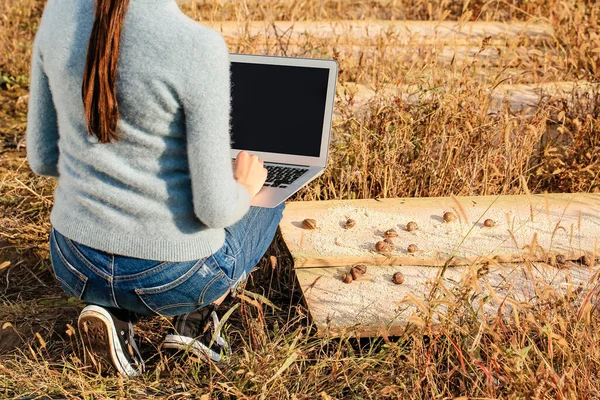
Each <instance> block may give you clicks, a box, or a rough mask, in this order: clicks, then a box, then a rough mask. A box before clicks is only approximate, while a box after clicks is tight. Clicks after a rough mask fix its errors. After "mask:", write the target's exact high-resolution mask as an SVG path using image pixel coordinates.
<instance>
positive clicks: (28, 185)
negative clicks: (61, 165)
mask: <svg viewBox="0 0 600 400" xmlns="http://www.w3.org/2000/svg"><path fill="white" fill-rule="evenodd" d="M43 3H44V2H43V1H42V0H4V1H3V2H2V3H1V4H0V24H1V25H0V76H2V78H1V79H2V80H1V81H0V100H1V104H0V146H1V147H0V282H1V283H0V321H1V323H3V326H0V328H2V329H0V397H5V398H11V397H17V396H31V397H30V398H36V397H39V398H41V397H42V396H49V397H50V398H186V397H191V398H203V399H205V398H230V399H233V398H262V399H279V398H282V399H315V398H320V399H333V398H376V399H387V398H390V399H391V398H427V399H433V398H453V397H458V396H470V397H473V398H539V399H571V398H578V399H579V398H581V399H593V398H599V397H600V382H599V381H598V376H600V346H599V343H600V338H599V333H598V332H600V330H599V329H598V327H599V326H598V317H597V313H596V312H594V305H595V304H596V303H597V301H598V298H597V297H598V284H597V279H594V280H592V281H591V282H590V285H589V287H585V288H573V290H570V291H568V292H567V293H564V292H562V291H559V290H556V289H552V288H551V287H549V286H548V285H546V284H545V283H544V282H541V281H537V280H532V281H531V282H530V285H531V292H532V293H533V295H532V296H531V298H529V299H528V301H527V302H526V303H525V302H523V301H518V300H517V299H510V298H507V299H504V300H505V301H504V302H501V305H500V306H498V312H497V314H496V315H484V314H483V313H482V309H483V306H484V305H485V304H489V303H490V302H492V299H490V298H489V295H488V294H486V293H484V292H482V291H481V290H480V289H479V288H478V287H477V286H476V285H469V284H464V285H462V286H460V287H458V288H457V289H454V290H453V289H450V288H449V287H447V286H446V283H445V281H444V279H443V276H440V279H439V280H438V281H436V282H433V284H434V286H433V287H432V291H431V294H430V296H429V297H428V298H426V299H424V303H423V308H422V309H421V311H420V312H419V313H418V314H417V315H416V316H417V317H418V320H419V321H420V323H419V325H418V326H416V327H413V329H412V330H410V331H407V333H406V335H404V336H402V337H398V338H387V337H381V338H375V339H372V340H357V339H353V338H351V337H343V338H325V339H323V338H317V337H315V336H314V329H313V327H312V326H311V324H310V318H309V315H308V310H306V308H305V307H304V306H303V303H302V299H301V296H300V293H299V290H298V287H297V282H296V281H295V278H294V275H293V273H292V271H291V260H290V258H289V255H287V254H285V253H284V252H281V251H280V247H278V246H274V247H272V248H271V250H270V251H271V253H270V255H273V256H274V257H275V259H276V260H277V265H276V266H275V267H273V265H272V264H271V262H270V260H269V259H265V260H263V262H261V266H260V270H259V271H258V272H257V273H256V274H254V275H253V276H252V278H251V279H250V282H249V283H248V286H247V289H248V290H249V291H250V292H253V293H257V294H258V295H260V296H254V297H252V295H251V294H249V293H247V294H246V295H247V297H246V298H245V299H241V300H240V299H238V300H236V301H230V302H228V303H227V306H231V305H233V304H237V303H240V304H241V306H240V308H239V310H236V312H234V313H233V315H232V316H231V318H230V319H229V320H228V321H227V329H226V334H227V336H228V337H229V339H230V341H231V343H232V344H233V346H234V348H235V353H234V355H233V358H232V360H231V362H230V363H229V364H228V365H227V366H219V365H205V364H195V363H193V362H191V361H179V359H176V358H170V357H169V356H167V355H166V354H162V353H160V352H158V353H157V349H156V346H157V345H158V344H159V343H160V340H161V337H162V335H163V334H164V333H165V329H166V324H164V323H163V321H161V320H159V319H150V320H145V321H143V322H142V323H141V324H140V326H139V333H140V334H139V336H140V337H141V338H142V341H143V342H142V349H143V351H144V352H145V354H146V355H147V356H148V357H149V361H148V366H149V371H148V372H147V373H146V374H145V375H144V376H143V378H140V379H134V380H129V381H127V380H122V379H120V378H118V377H115V376H114V375H110V374H109V375H108V376H103V375H102V374H98V373H97V371H95V370H94V369H93V368H91V367H90V366H89V365H87V364H86V363H84V362H83V354H82V351H81V344H80V343H79V341H78V338H77V335H76V333H75V331H74V330H73V329H72V328H71V327H70V326H72V325H74V320H75V319H76V317H77V312H78V310H79V308H80V307H81V305H80V304H78V303H77V302H73V301H72V300H68V299H66V298H65V297H64V294H62V292H61V291H60V290H59V289H58V288H57V286H56V285H55V284H54V283H53V278H52V275H51V272H50V268H49V259H48V248H47V232H48V229H49V221H48V214H49V212H50V209H51V206H52V189H53V185H54V183H53V181H51V180H48V179H45V178H39V177H35V176H33V174H32V173H31V171H29V169H28V168H27V164H26V162H25V158H24V153H23V151H22V149H20V151H18V149H17V146H18V143H19V142H20V139H22V137H23V134H24V130H25V112H26V106H25V104H24V103H23V101H22V100H21V101H20V102H19V98H21V99H22V97H21V96H23V95H24V94H26V89H27V74H28V72H27V71H28V64H29V57H30V52H31V42H32V38H33V34H34V31H35V29H36V26H37V22H38V18H39V15H40V13H41V10H42V7H43ZM192 3H193V2H188V3H186V4H184V5H182V8H183V9H184V11H185V12H186V13H187V14H189V15H191V16H194V17H195V18H197V19H200V20H224V19H230V20H236V21H240V24H241V25H243V23H244V22H246V21H252V20H325V19H327V20H334V19H368V18H384V19H418V20H442V19H446V20H464V21H469V20H480V21H488V20H489V21H513V20H519V21H545V22H549V23H551V24H552V26H553V27H554V29H555V32H556V39H555V40H553V41H552V42H550V43H541V44H537V43H535V44H532V43H528V41H527V39H526V38H523V39H522V40H521V41H515V42H511V43H508V45H507V47H506V53H503V55H502V56H501V57H500V58H496V61H494V62H489V61H486V60H485V59H484V58H483V57H475V58H472V59H467V60H466V61H463V60H459V61H456V62H455V63H453V64H449V63H448V62H447V61H444V60H440V59H439V58H438V57H437V56H435V52H434V51H436V50H438V49H436V48H435V47H431V48H424V49H421V50H419V51H417V50H414V51H415V53H413V55H412V56H406V57H397V56H394V55H393V54H391V53H390V52H389V51H386V48H389V46H387V43H386V42H385V41H381V42H380V44H379V46H378V47H376V48H375V51H374V52H372V53H368V52H367V50H366V49H364V52H363V55H362V56H361V54H360V53H358V54H355V55H353V56H344V57H343V58H340V56H339V55H340V54H341V53H342V52H343V51H344V50H343V49H342V48H337V47H336V46H335V45H332V44H331V43H328V42H326V41H323V40H317V39H315V38H310V37H307V38H306V39H305V40H304V41H303V42H301V43H299V44H296V45H294V46H291V45H290V44H289V43H287V42H286V41H285V40H283V39H282V41H281V42H280V43H278V44H277V45H276V46H272V47H270V48H267V49H264V48H259V47H258V46H259V45H258V44H257V42H256V41H254V40H253V39H252V38H245V39H244V40H242V41H240V42H239V43H237V44H236V45H235V46H232V49H231V50H232V51H240V50H243V51H246V52H265V51H266V52H268V53H271V54H282V53H284V52H285V53H286V54H287V55H301V56H306V55H313V56H314V55H319V56H324V57H336V58H338V60H339V62H340V69H341V74H340V77H341V79H342V80H346V81H354V82H360V83H365V84H369V85H371V86H373V87H374V88H376V89H381V88H383V86H384V85H385V84H389V83H392V84H403V85H413V86H418V87H420V88H421V89H422V90H421V92H422V94H423V95H422V97H421V98H420V99H419V100H418V101H416V102H414V103H410V104H409V103H406V102H403V101H401V100H400V99H398V98H395V97H394V96H384V95H382V96H379V97H377V98H375V99H374V100H373V101H372V102H370V103H369V104H367V105H366V107H365V108H361V109H360V111H359V112H357V111H356V104H355V99H354V98H353V97H352V95H340V96H339V98H338V103H337V106H336V110H337V117H336V120H335V126H334V138H333V143H332V155H331V162H330V165H329V168H328V169H327V172H326V173H325V174H324V175H323V176H322V177H321V178H320V179H319V180H318V181H317V182H315V183H314V184H312V185H311V186H309V187H308V188H306V189H305V190H303V191H302V192H301V193H300V194H299V195H298V196H297V199H298V200H301V199H330V198H341V199H348V198H372V197H394V196H441V195H450V194H456V195H460V194H465V195H466V194H471V195H473V194H500V193H505V194H509V193H521V191H522V190H523V188H522V187H521V183H520V182H522V179H520V177H524V178H525V182H526V183H527V185H528V187H529V189H530V190H531V191H532V192H544V191H548V192H562V191H564V192H575V191H597V190H598V187H599V186H598V173H599V171H600V168H598V167H599V162H600V133H599V132H600V130H599V123H600V115H599V111H598V110H599V108H598V105H599V102H598V101H599V97H598V93H584V94H582V95H581V96H582V97H584V98H583V99H572V100H576V101H564V100H560V101H556V100H552V99H549V98H543V99H542V102H541V104H540V107H538V108H537V109H536V110H535V111H534V112H533V113H530V114H527V113H515V112H512V111H511V110H510V109H509V108H508V107H505V108H504V109H502V110H501V111H500V112H499V113H497V114H494V115H489V114H488V113H487V107H486V102H487V90H489V89H490V88H493V87H494V86H495V85H497V84H502V83H540V82H547V81H575V80H581V79H585V80H588V81H593V82H598V75H599V71H598V65H599V57H600V52H599V51H598V50H599V49H600V39H599V36H598V31H599V29H598V18H599V16H600V4H598V3H596V2H595V1H575V0H566V1H558V0H514V1H487V2H483V1H464V2H454V1H421V0H389V1H373V0H370V1H358V0H343V1H342V0H339V1H316V0H298V1H295V2H288V1H283V0H263V1H258V0H252V1H242V0H238V1H233V2H226V1H220V0H214V1H204V2H203V1H200V0H199V1H197V2H196V4H197V7H196V8H195V9H192V7H191V4H192ZM481 45H482V47H485V43H482V44H481ZM499 48H500V47H499ZM521 48H536V49H537V50H538V52H533V53H531V52H522V51H521V50H520V49H521ZM502 49H503V51H504V47H503V48H502ZM509 54H511V55H509ZM514 54H516V55H514ZM340 85H343V83H342V82H340ZM579 100H584V101H579ZM5 261H8V262H10V264H9V265H6V263H5ZM526 268H536V266H535V265H528V266H526ZM511 300H512V301H511ZM440 304H445V305H446V306H447V308H446V309H445V310H443V311H442V309H441V308H440ZM433 321H441V324H438V325H436V326H434V324H433ZM202 396H204V397H202Z"/></svg>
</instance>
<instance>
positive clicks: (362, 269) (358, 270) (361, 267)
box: [352, 264, 367, 275]
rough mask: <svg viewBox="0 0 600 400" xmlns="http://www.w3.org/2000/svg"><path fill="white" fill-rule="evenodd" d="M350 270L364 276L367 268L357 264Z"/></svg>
mask: <svg viewBox="0 0 600 400" xmlns="http://www.w3.org/2000/svg"><path fill="white" fill-rule="evenodd" d="M352 269H354V270H356V271H357V272H358V273H359V274H361V275H364V274H366V273H367V266H366V265H364V264H357V265H355V266H354V267H352Z"/></svg>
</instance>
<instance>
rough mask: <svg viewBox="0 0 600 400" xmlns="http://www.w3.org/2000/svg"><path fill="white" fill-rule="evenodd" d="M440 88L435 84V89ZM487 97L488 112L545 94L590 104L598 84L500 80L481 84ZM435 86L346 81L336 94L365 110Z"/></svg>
mask: <svg viewBox="0 0 600 400" xmlns="http://www.w3.org/2000/svg"><path fill="white" fill-rule="evenodd" d="M440 90H443V88H435V91H436V92H439V91H440ZM484 90H485V91H486V93H487V98H488V113H489V114H496V113H498V112H500V110H501V109H502V107H503V105H504V104H506V105H507V106H508V107H509V108H510V109H511V110H512V111H523V112H526V113H527V112H529V113H531V112H533V111H534V110H535V108H536V107H537V106H538V105H539V104H540V102H541V101H542V100H543V99H544V98H546V99H551V100H561V99H564V100H567V101H571V100H572V99H573V98H574V97H575V98H579V99H580V100H579V101H580V103H581V105H584V106H585V105H586V104H587V105H588V106H590V107H591V106H592V105H593V104H592V101H591V99H592V98H593V96H594V95H595V94H597V93H598V92H599V91H600V85H599V84H596V83H590V82H586V81H578V82H546V83H540V84H503V85H499V86H497V87H487V88H484ZM433 93H434V90H433V89H432V90H429V91H428V90H424V89H423V87H418V86H409V85H403V86H397V85H384V86H383V87H382V88H381V89H378V90H375V89H374V88H373V87H372V86H369V85H363V84H355V83H351V82H348V83H345V84H343V85H340V86H339V88H338V95H339V96H346V95H352V96H353V99H354V100H353V101H354V105H355V108H356V110H357V111H359V110H364V108H365V106H366V104H368V103H369V102H371V101H375V100H378V99H384V98H389V97H396V98H398V99H399V100H400V101H402V102H404V103H408V104H415V103H417V102H420V101H429V100H431V99H432V98H433ZM586 97H589V99H586Z"/></svg>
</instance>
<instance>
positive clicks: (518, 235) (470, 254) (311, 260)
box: [281, 193, 600, 268]
mask: <svg viewBox="0 0 600 400" xmlns="http://www.w3.org/2000/svg"><path fill="white" fill-rule="evenodd" d="M461 208H462V210H464V213H465V216H463V217H461V214H462V211H461ZM446 211H450V212H453V213H455V214H456V215H457V216H459V219H460V221H459V220H457V221H455V222H453V223H445V222H443V220H442V215H443V213H444V212H446ZM305 218H312V219H316V220H317V224H318V229H316V230H306V229H302V227H301V223H302V220H304V219H305ZM347 218H353V219H354V220H356V226H355V227H354V228H352V229H348V230H346V229H344V228H343V224H344V222H345V220H346V219H347ZM488 218H490V219H493V220H494V221H495V222H496V226H494V227H493V228H486V227H484V226H483V221H484V220H485V219H488ZM409 221H414V222H416V223H417V224H418V226H419V227H420V228H419V230H417V231H415V232H407V231H406V230H405V225H406V224H407V223H408V222H409ZM392 228H393V229H395V230H396V231H397V232H398V237H397V238H396V239H394V241H395V244H396V249H395V250H394V251H392V252H390V253H388V254H385V255H383V254H380V253H377V252H375V250H374V244H375V243H376V242H377V241H379V240H382V239H383V237H382V233H383V232H384V231H385V230H387V229H392ZM281 230H282V233H283V237H284V239H285V242H286V244H287V245H288V247H289V249H290V251H291V253H292V255H293V257H294V260H295V267H296V268H303V267H325V266H340V265H353V264H357V263H364V264H368V265H381V266H389V265H422V266H442V265H445V264H449V265H471V264H479V263H488V262H492V263H493V262H522V261H524V260H536V261H551V260H553V258H554V256H555V255H558V254H561V255H564V256H565V257H566V258H567V259H569V260H576V259H579V258H580V257H582V256H583V255H585V254H593V255H596V254H600V249H599V246H600V244H599V241H600V239H599V238H600V194H583V193H578V194H551V195H535V196H530V197H527V196H472V197H460V198H458V199H456V200H454V199H452V198H406V199H381V200H346V201H322V202H293V203H290V204H288V206H287V208H286V211H285V213H284V218H283V220H282V222H281ZM409 244H416V245H417V247H418V248H419V249H420V250H419V251H418V252H417V253H415V254H408V252H407V247H408V245H409Z"/></svg>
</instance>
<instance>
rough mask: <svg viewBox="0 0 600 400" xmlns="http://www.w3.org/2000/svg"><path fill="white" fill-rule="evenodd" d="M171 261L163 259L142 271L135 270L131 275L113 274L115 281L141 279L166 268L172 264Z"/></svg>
mask: <svg viewBox="0 0 600 400" xmlns="http://www.w3.org/2000/svg"><path fill="white" fill-rule="evenodd" d="M172 265H173V263H172V262H170V261H163V262H161V263H160V264H158V265H155V266H154V267H152V268H150V269H147V270H145V271H143V272H137V273H135V274H132V275H119V276H115V277H114V278H115V282H117V281H133V280H136V279H142V278H145V277H146V276H148V275H152V274H157V273H159V272H162V271H163V270H164V269H166V268H167V267H169V266H172Z"/></svg>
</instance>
